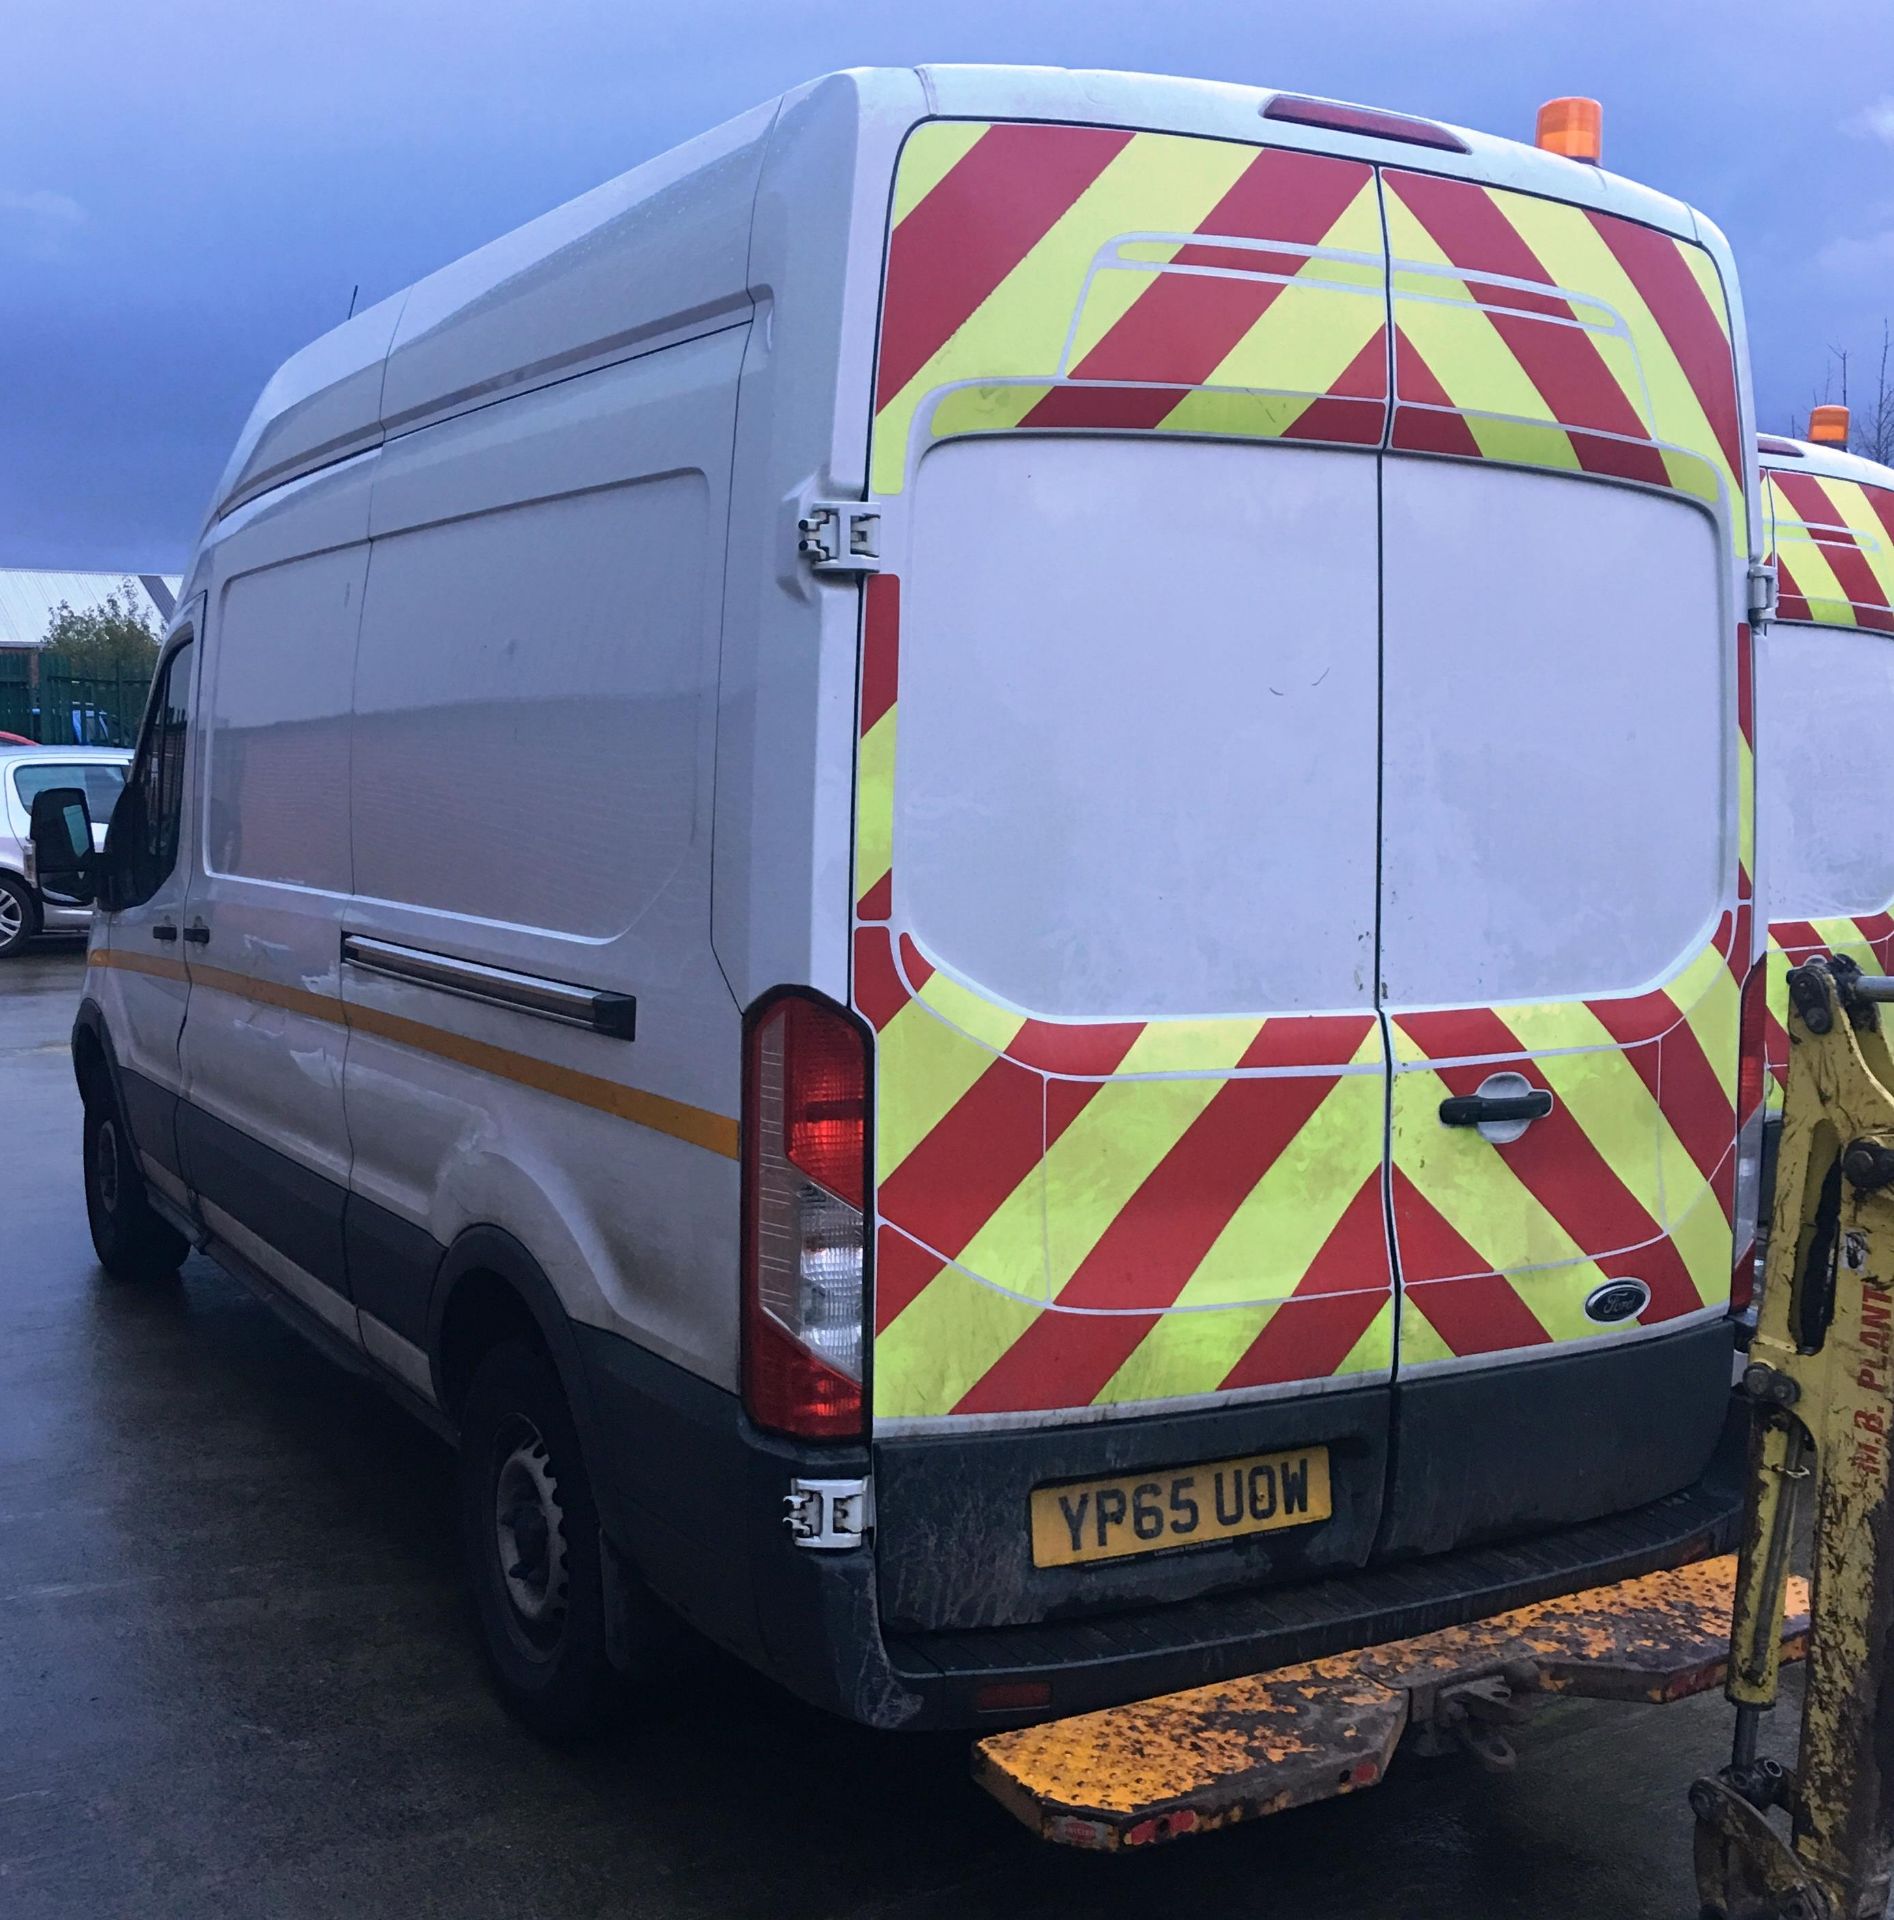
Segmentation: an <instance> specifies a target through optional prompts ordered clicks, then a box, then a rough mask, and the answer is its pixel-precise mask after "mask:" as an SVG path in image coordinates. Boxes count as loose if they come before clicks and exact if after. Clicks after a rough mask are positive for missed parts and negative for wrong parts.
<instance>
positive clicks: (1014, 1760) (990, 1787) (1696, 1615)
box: [974, 1556, 1808, 1848]
mask: <svg viewBox="0 0 1894 1920" xmlns="http://www.w3.org/2000/svg"><path fill="white" fill-rule="evenodd" d="M1735 1578H1736V1561H1735V1558H1734V1556H1727V1557H1725V1558H1723V1559H1720V1560H1706V1561H1701V1562H1699V1563H1698V1564H1697V1565H1695V1566H1690V1567H1678V1568H1675V1569H1673V1570H1671V1571H1669V1572H1665V1573H1652V1574H1645V1575H1642V1576H1641V1577H1639V1578H1638V1579H1635V1580H1625V1581H1620V1582H1619V1583H1618V1584H1617V1585H1616V1586H1610V1587H1594V1588H1591V1589H1589V1590H1588V1591H1586V1592H1584V1593H1576V1594H1571V1595H1568V1596H1567V1597H1565V1598H1563V1599H1558V1600H1542V1601H1538V1602H1536V1603H1535V1604H1534V1605H1532V1606H1529V1607H1519V1608H1516V1609H1515V1610H1513V1611H1512V1612H1510V1613H1503V1614H1498V1615H1495V1616H1494V1618H1492V1619H1490V1620H1481V1621H1476V1622H1474V1623H1473V1624H1472V1625H1470V1626H1465V1627H1449V1628H1446V1629H1443V1630H1442V1631H1440V1632H1438V1633H1427V1634H1421V1635H1418V1636H1416V1637H1415V1638H1413V1639H1410V1640H1394V1641H1389V1642H1387V1643H1386V1644H1385V1645H1382V1646H1378V1647H1368V1648H1363V1649H1362V1650H1361V1651H1359V1652H1356V1653H1346V1654H1335V1655H1331V1656H1330V1657H1328V1658H1327V1659H1323V1660H1312V1661H1308V1662H1306V1663H1304V1664H1303V1665H1301V1666H1294V1667H1282V1668H1279V1669H1278V1670H1277V1671H1276V1672H1274V1673H1264V1674H1256V1675H1252V1676H1249V1677H1247V1678H1244V1679H1239V1680H1229V1681H1224V1682H1221V1683H1219V1684H1217V1685H1215V1686H1208V1687H1193V1688H1191V1689H1190V1690H1189V1691H1187V1692H1184V1693H1173V1694H1166V1695H1164V1696H1162V1697H1161V1698H1158V1699H1155V1700H1144V1701H1139V1702H1137V1703H1136V1704H1134V1705H1132V1706H1126V1707H1107V1708H1105V1709H1103V1710H1101V1711H1099V1712H1097V1713H1085V1714H1079V1715H1076V1716H1075V1717H1074V1718H1072V1719H1069V1720H1057V1721H1052V1722H1050V1723H1048V1724H1047V1725H1044V1726H1038V1727H1025V1728H1021V1729H1019V1730H1018V1731H1016V1732H1010V1733H999V1734H994V1735H992V1736H990V1737H989V1738H987V1739H985V1740H982V1741H980V1742H979V1743H978V1745H977V1746H976V1747H975V1748H974V1777H975V1778H976V1779H977V1780H978V1781H979V1782H980V1784H981V1785H982V1786H984V1787H985V1788H986V1789H987V1791H988V1792H989V1793H991V1794H993V1795H994V1797H995V1798H996V1799H998V1800H999V1801H1000V1803H1001V1804H1002V1805H1003V1806H1005V1807H1007V1808H1008V1809H1009V1810H1010V1811H1011V1812H1012V1813H1013V1814H1015V1815H1016V1816H1017V1817H1018V1818H1019V1819H1021V1820H1023V1821H1024V1822H1025V1823H1026V1824H1027V1825H1028V1826H1030V1827H1032V1828H1034V1829H1035V1830H1036V1831H1037V1832H1038V1833H1039V1834H1040V1835H1041V1836H1042V1837H1044V1838H1045V1839H1048V1840H1054V1841H1058V1842H1060V1843H1062V1844H1064V1845H1067V1846H1085V1847H1103V1848H1117V1847H1135V1846H1145V1845H1149V1844H1151V1843H1153V1842H1155V1841H1159V1840H1170V1839H1175V1838H1177V1837H1178V1836H1179V1835H1182V1834H1186V1833H1199V1832H1205V1831H1208V1830H1209V1829H1211V1828H1214V1827H1221V1826H1228V1825H1230V1824H1232V1823H1233V1822H1235V1821H1239V1820H1255V1819H1260V1818H1262V1817H1264V1816H1266V1815H1268V1814H1272V1813H1281V1812H1283V1811H1284V1810H1286V1809H1287V1808H1290V1807H1298V1806H1305V1805H1307V1804H1308V1803H1309V1802H1311V1801H1315V1800H1327V1799H1332V1798H1334V1797H1335V1796H1337V1795H1339V1794H1344V1793H1352V1792H1355V1791H1357V1790H1359V1789H1360V1788H1362V1787H1369V1786H1373V1785H1375V1784H1376V1783H1377V1782H1378V1781H1379V1780H1380V1779H1381V1777H1382V1775H1383V1774H1384V1773H1385V1772H1386V1770H1387V1765H1388V1762H1389V1760H1390V1759H1391V1758H1392V1756H1393V1753H1394V1749H1395V1747H1396V1745H1397V1744H1398V1742H1399V1740H1400V1738H1401V1735H1402V1733H1403V1731H1404V1730H1405V1729H1406V1727H1407V1724H1408V1720H1409V1716H1410V1714H1411V1712H1412V1711H1413V1710H1414V1702H1415V1696H1416V1695H1417V1694H1418V1695H1420V1696H1421V1697H1422V1698H1423V1699H1426V1698H1429V1697H1431V1696H1432V1695H1433V1694H1434V1693H1436V1692H1437V1690H1439V1689H1443V1688H1452V1687H1457V1686H1464V1685H1466V1684H1467V1683H1470V1682H1477V1681H1480V1680H1483V1679H1487V1678H1490V1677H1491V1676H1493V1675H1495V1674H1500V1673H1509V1674H1511V1675H1513V1676H1514V1677H1515V1678H1517V1677H1519V1676H1520V1675H1521V1674H1523V1673H1526V1672H1527V1671H1528V1670H1530V1672H1531V1674H1532V1675H1535V1676H1536V1685H1537V1686H1538V1687H1539V1688H1541V1689H1543V1690H1544V1691H1547V1692H1551V1693H1562V1694H1581V1695H1585V1696H1588V1697H1591V1698H1597V1699H1615V1700H1650V1701H1665V1700H1680V1699H1683V1698H1685V1697H1686V1696H1687V1695H1690V1694H1693V1693H1703V1692H1706V1691H1707V1690H1708V1689H1710V1688H1712V1687H1715V1686H1718V1685H1720V1684H1721V1682H1722V1679H1723V1673H1724V1668H1725V1666H1726V1664H1727V1661H1728V1657H1729V1634H1730V1601H1731V1596H1732V1593H1733V1591H1734V1587H1735ZM1807 1640H1808V1588H1807V1585H1806V1583H1805V1582H1803V1581H1801V1580H1792V1581H1791V1582H1790V1592H1789V1618H1788V1619H1787V1620H1786V1621H1785V1623H1784V1632H1783V1651H1784V1657H1785V1658H1788V1659H1799V1658H1801V1656H1802V1653H1803V1651H1804V1650H1805V1648H1806V1645H1807Z"/></svg>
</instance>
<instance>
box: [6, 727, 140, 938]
mask: <svg viewBox="0 0 1894 1920" xmlns="http://www.w3.org/2000/svg"><path fill="white" fill-rule="evenodd" d="M131 759H132V757H131V755H130V754H129V753H125V752H120V751H119V750H118V749H117V748H101V747H12V746H6V745H3V744H0V959H5V958H7V957H8V956H9V955H12V954H15V953H18V952H19V951H20V949H21V948H22V947H24V946H25V945H26V943H27V941H29V940H30V939H32V937H33V936H34V934H36V933H42V932H43V933H83V932H84V931H85V930H86V928H87V927H88V926H90V925H91V923H92V909H91V908H90V907H89V906H82V905H75V904H73V903H70V902H62V901H60V900H58V899H56V898H55V899H48V898H47V897H46V896H45V895H44V894H43V893H41V891H40V890H39V888H38V887H37V886H36V885H34V882H33V876H32V874H31V872H30V870H29V866H28V861H27V834H28V830H29V828H30V825H31V821H30V818H29V816H30V814H31V812H32V807H33V796H34V795H35V794H36V793H43V792H45V790H46V789H47V788H49V787H83V788H84V789H85V796H86V805H87V809H88V811H89V812H90V813H91V815H92V819H93V822H94V827H93V836H94V838H95V839H96V840H97V841H98V843H99V844H100V845H101V846H103V845H104V843H105V823H106V821H108V820H109V819H110V818H111V817H112V808H113V806H114V805H115V804H116V803H117V800H118V796H119V793H120V792H121V790H122V789H123V788H124V785H125V770H126V768H127V767H129V766H130V765H131Z"/></svg>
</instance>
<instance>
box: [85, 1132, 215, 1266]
mask: <svg viewBox="0 0 1894 1920" xmlns="http://www.w3.org/2000/svg"><path fill="white" fill-rule="evenodd" d="M85 1212H86V1221H87V1223H88V1224H89V1225H90V1227H91V1228H92V1250H93V1252H95V1253H96V1254H97V1255H98V1256H99V1265H100V1266H102V1267H103V1268H104V1269H105V1271H106V1272H107V1273H109V1274H110V1275H111V1276H112V1277H113V1279H115V1280H158V1279H163V1278H164V1277H165V1276H166V1275H168V1274H173V1273H176V1272H177V1270H178V1268H179V1267H180V1266H181V1265H182V1264H183V1262H184V1256H185V1255H186V1254H187V1253H189V1252H190V1250H191V1249H190V1243H189V1242H188V1241H187V1240H186V1239H185V1238H184V1236H183V1235H182V1234H181V1233H179V1232H178V1230H177V1229H176V1228H175V1227H173V1226H171V1225H170V1224H169V1223H168V1222H167V1221H164V1220H161V1219H159V1217H158V1216H157V1214H155V1213H154V1212H153V1211H152V1209H151V1202H150V1201H149V1200H148V1199H147V1198H146V1197H145V1180H144V1175H143V1174H142V1173H140V1172H139V1170H138V1159H137V1156H136V1155H135V1154H134V1153H133V1151H132V1143H131V1140H130V1137H129V1136H128V1135H127V1133H126V1131H125V1123H124V1121H123V1120H122V1119H121V1117H120V1115H119V1111H118V1105H117V1102H116V1101H114V1100H113V1099H111V1097H110V1096H109V1094H100V1095H99V1096H97V1097H94V1098H91V1099H88V1100H87V1101H86V1105H85Z"/></svg>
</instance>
